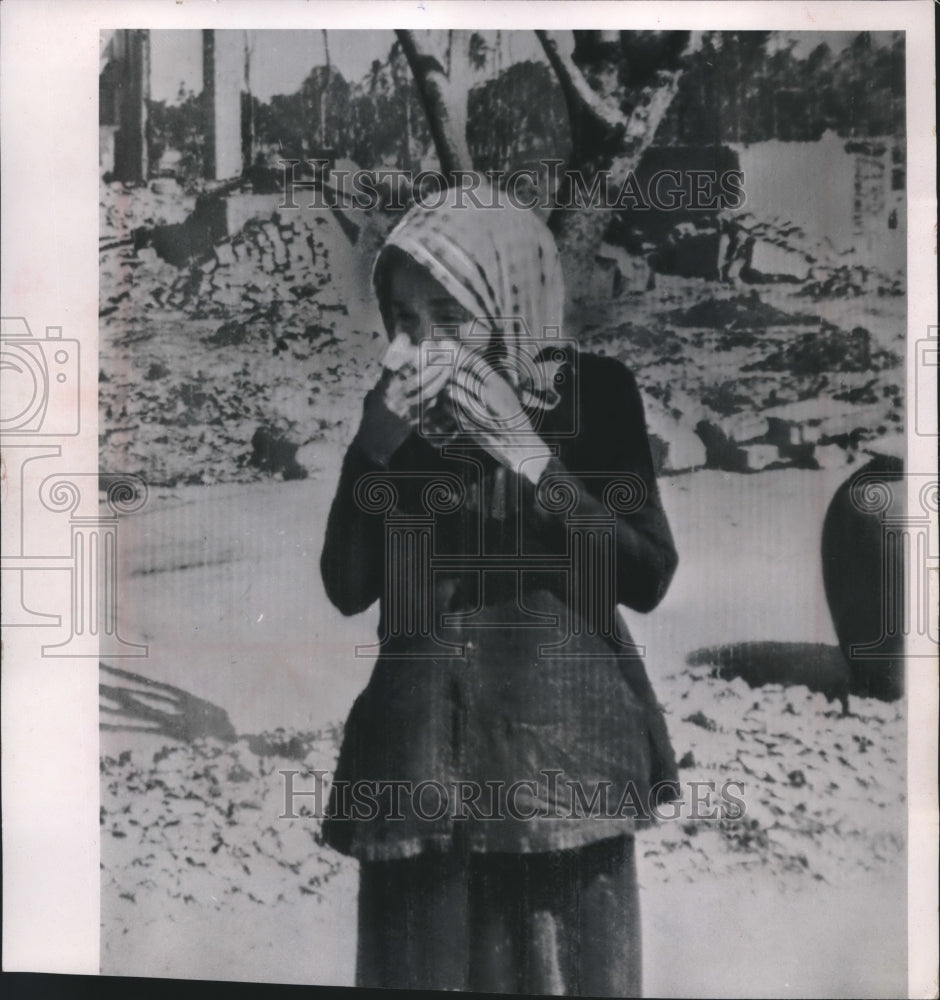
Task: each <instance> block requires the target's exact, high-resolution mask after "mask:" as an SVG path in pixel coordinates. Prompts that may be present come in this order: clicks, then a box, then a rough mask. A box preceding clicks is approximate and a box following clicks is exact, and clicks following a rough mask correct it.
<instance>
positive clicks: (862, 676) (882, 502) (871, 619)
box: [822, 456, 906, 701]
mask: <svg viewBox="0 0 940 1000" xmlns="http://www.w3.org/2000/svg"><path fill="white" fill-rule="evenodd" d="M905 513H906V492H905V489H904V466H903V463H902V461H901V459H899V458H891V457H888V456H878V457H876V458H874V459H872V461H870V462H869V463H868V464H867V465H864V466H862V468H860V469H858V470H857V471H856V472H855V473H853V474H852V475H851V476H850V477H849V478H848V479H847V480H846V481H845V482H844V483H843V484H842V485H841V486H840V487H839V488H838V489H837V490H836V492H835V495H834V496H833V498H832V501H831V502H830V504H829V508H828V510H827V511H826V518H825V521H824V522H823V534H822V561H823V581H824V583H825V587H826V601H827V602H828V604H829V612H830V614H831V615H832V622H833V625H835V629H836V635H837V636H838V637H839V646H840V647H841V649H842V653H843V656H844V657H845V660H846V663H848V665H849V670H850V673H851V677H852V683H851V690H852V693H853V694H858V695H862V696H864V697H870V698H880V699H882V700H883V701H894V700H895V699H897V698H900V697H901V695H902V694H903V693H904V659H903V657H904V637H903V634H902V631H901V628H902V622H903V621H904V611H905V608H904V604H905V600H904V580H905V576H904V553H903V549H902V547H901V539H900V537H897V536H899V535H900V532H896V533H895V537H894V539H893V540H892V539H889V532H886V530H885V525H884V518H887V517H902V516H903V515H904V514H905ZM889 541H893V544H889ZM865 647H867V648H865Z"/></svg>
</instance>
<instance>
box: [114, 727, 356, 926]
mask: <svg viewBox="0 0 940 1000" xmlns="http://www.w3.org/2000/svg"><path fill="white" fill-rule="evenodd" d="M338 739H339V733H338V731H333V730H330V731H325V732H319V733H294V732H287V731H285V730H278V731H276V732H273V733H262V734H259V735H256V736H251V737H241V738H240V739H239V740H238V741H237V742H236V743H231V742H226V741H222V740H220V739H214V738H199V739H196V740H193V741H192V742H188V743H186V742H182V741H173V742H169V743H166V744H164V745H162V746H159V748H158V749H157V750H156V752H154V751H149V752H147V751H146V750H145V749H139V750H137V749H135V750H125V751H124V752H122V753H120V754H119V755H118V756H117V757H116V758H115V757H110V756H104V757H102V758H101V762H100V770H101V811H100V825H101V832H102V836H103V837H104V838H105V839H106V840H107V842H108V843H107V848H106V849H105V850H103V851H102V859H103V861H102V864H103V868H104V871H103V876H102V894H103V896H104V897H105V898H104V901H103V903H102V909H103V910H108V911H110V912H114V910H115V908H119V907H120V905H121V902H120V901H122V900H123V901H125V902H128V903H131V904H133V903H135V902H136V901H137V899H138V897H143V896H152V894H153V893H154V892H155V891H157V892H161V893H164V894H165V895H166V897H167V898H168V899H171V900H177V901H179V902H181V903H185V904H187V905H192V906H194V907H196V908H205V909H208V910H222V909H225V908H226V907H229V906H231V905H233V901H234V899H235V897H240V898H241V899H247V900H249V901H251V902H254V903H258V904H273V903H278V902H285V901H286V902H290V901H293V900H294V899H296V898H297V897H298V896H300V895H306V896H315V897H318V898H320V897H321V896H322V892H323V890H324V888H325V887H326V886H327V884H328V883H329V882H330V880H331V879H333V878H334V877H336V876H337V875H338V874H339V873H340V872H341V871H342V870H344V867H348V866H349V862H347V861H346V860H345V859H344V858H343V857H342V856H341V855H339V854H337V853H336V852H335V851H332V850H329V849H328V848H326V847H324V846H322V845H321V843H320V838H319V827H320V820H319V818H317V817H316V816H314V815H312V811H311V809H310V807H309V805H307V804H306V803H308V802H309V801H312V800H310V799H305V798H300V797H298V799H297V806H296V810H292V813H293V814H294V815H295V816H296V818H281V817H282V816H284V815H285V807H284V801H285V793H284V787H285V786H284V777H283V776H282V775H281V774H280V773H279V772H280V771H281V770H284V769H287V770H292V771H295V772H297V774H296V778H295V780H296V787H297V788H303V789H309V788H312V787H313V778H312V772H313V770H314V769H320V770H321V771H322V770H326V769H329V768H331V767H332V766H333V763H334V758H335V755H336V752H337V749H338ZM144 746H146V743H145V744H144ZM324 787H325V788H326V791H327V793H328V786H326V785H325V786H324ZM302 803H303V804H302Z"/></svg>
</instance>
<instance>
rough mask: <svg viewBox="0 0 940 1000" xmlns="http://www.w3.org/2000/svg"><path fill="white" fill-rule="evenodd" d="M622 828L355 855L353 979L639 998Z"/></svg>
mask: <svg viewBox="0 0 940 1000" xmlns="http://www.w3.org/2000/svg"><path fill="white" fill-rule="evenodd" d="M640 960H641V950H640V912H639V894H638V890H637V880H636V861H635V856H634V843H633V838H632V837H616V838H611V839H607V840H602V841H598V842H596V843H594V844H590V845H588V846H586V847H582V848H578V849H575V850H565V851H554V852H549V853H544V854H469V855H466V854H464V855H461V854H458V853H452V854H423V855H420V856H418V857H415V858H408V859H405V860H399V861H379V862H368V863H364V864H363V865H362V869H361V874H360V888H359V948H358V955H357V968H356V982H357V985H359V986H379V987H381V986H384V987H389V988H398V989H439V990H474V991H482V992H497V993H543V994H545V993H547V994H565V995H575V996H577V995H589V996H639V995H640V991H641V968H640Z"/></svg>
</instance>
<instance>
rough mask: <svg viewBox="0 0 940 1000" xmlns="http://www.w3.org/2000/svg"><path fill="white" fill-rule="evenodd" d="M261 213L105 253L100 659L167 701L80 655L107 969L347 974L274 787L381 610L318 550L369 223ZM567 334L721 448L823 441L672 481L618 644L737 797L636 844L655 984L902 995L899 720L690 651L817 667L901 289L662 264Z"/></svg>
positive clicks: (360, 315)
mask: <svg viewBox="0 0 940 1000" xmlns="http://www.w3.org/2000/svg"><path fill="white" fill-rule="evenodd" d="M148 197H149V198H150V201H149V202H147V204H146V205H144V206H143V207H141V199H140V198H138V199H136V200H135V199H133V198H131V197H130V196H129V195H124V194H121V193H120V192H117V191H115V190H113V189H106V190H104V192H103V196H102V216H103V233H106V234H111V237H112V238H115V239H117V238H121V237H122V236H124V235H125V234H126V233H128V232H129V231H130V229H132V228H133V226H135V225H136V226H139V225H141V224H144V223H145V222H146V220H147V219H150V220H151V223H153V222H161V221H162V222H179V221H181V220H182V219H183V218H185V211H183V210H181V209H180V208H179V204H180V203H179V199H178V198H173V197H169V196H168V197H167V198H165V199H162V200H161V198H160V197H158V196H156V195H154V194H153V193H152V192H148ZM174 206H175V207H174ZM184 207H185V206H184ZM173 212H176V215H175V216H173ZM148 224H150V223H148ZM266 224H267V226H268V229H267V230H265V229H264V227H263V226H262V225H261V224H257V225H256V224H249V227H248V228H247V229H246V230H245V231H243V232H242V234H241V235H240V236H239V237H236V238H235V239H233V240H232V241H231V242H230V243H227V244H225V247H227V248H228V249H218V250H217V252H216V254H215V255H214V256H213V258H212V261H213V262H214V263H211V264H210V263H205V264H204V265H203V266H202V267H200V268H195V269H193V270H190V269H188V268H183V269H181V270H180V269H177V268H175V267H173V266H172V265H169V264H167V263H165V262H164V261H162V260H160V259H159V258H158V257H157V255H156V253H155V252H154V251H153V250H151V249H145V248H141V249H138V250H136V251H135V250H134V249H133V247H131V246H128V245H124V246H121V247H117V248H114V249H110V250H106V251H104V252H103V254H102V270H101V303H102V313H103V316H102V321H101V351H100V356H101V368H102V376H101V397H100V399H101V412H102V421H101V454H102V458H101V468H102V470H103V471H105V472H109V471H112V472H136V473H138V474H141V475H143V476H144V478H145V479H146V480H147V482H148V483H149V484H150V495H149V500H148V503H147V505H146V507H145V508H144V509H143V510H142V511H141V512H139V513H137V514H134V515H130V516H128V517H125V518H123V519H122V521H121V525H120V558H121V564H122V565H121V575H122V586H121V616H122V617H121V623H122V624H121V632H122V635H123V637H124V638H125V639H129V640H131V641H138V642H146V643H148V645H149V656H148V657H147V658H146V659H142V660H135V661H131V660H124V661H111V662H110V663H109V664H107V666H110V667H111V668H113V670H120V671H125V672H127V671H131V672H134V673H136V674H138V675H140V676H141V677H144V678H147V679H149V680H152V681H156V682H159V683H160V684H162V685H165V687H162V688H152V689H151V692H150V694H149V695H141V694H140V692H141V691H142V690H144V688H145V685H144V684H143V683H142V682H141V681H140V680H139V679H134V678H132V677H127V676H126V675H122V674H118V673H114V672H113V670H112V672H111V673H109V672H108V671H107V670H103V672H102V682H103V684H105V685H107V687H106V688H103V691H104V696H103V700H102V706H103V711H102V716H101V720H102V731H101V768H102V786H101V795H102V800H101V834H102V848H101V858H102V904H101V913H102V972H104V973H106V974H128V975H160V976H173V977H192V978H220V979H243V980H267V981H273V982H292V983H304V982H306V983H310V982H315V983H323V984H351V982H352V976H353V963H354V956H355V893H356V869H355V864H354V863H353V862H351V861H349V860H348V859H345V858H342V857H340V856H338V855H336V854H335V853H333V852H332V851H330V850H328V849H327V848H324V847H322V846H321V845H320V844H319V842H318V838H317V829H316V821H315V820H313V819H311V818H307V817H302V818H299V819H296V820H286V819H280V818H279V815H280V814H281V813H282V812H283V803H284V779H283V776H282V775H281V774H280V773H279V772H280V771H282V770H284V769H294V770H299V771H300V772H301V775H302V776H309V772H310V771H311V770H313V769H323V770H329V769H330V768H331V766H332V763H333V761H334V759H335V754H336V750H337V745H338V744H337V740H338V738H339V733H340V727H341V724H342V721H343V719H344V718H345V715H346V712H347V711H348V709H349V707H350V706H351V704H352V701H353V699H354V697H355V696H356V694H357V693H358V692H359V691H360V690H361V688H362V687H363V685H364V684H365V682H366V680H367V678H368V674H369V671H370V669H371V660H370V659H369V658H368V657H356V656H355V655H353V654H352V652H351V651H353V650H354V649H355V646H356V644H362V643H368V642H370V641H371V640H372V638H373V636H374V633H375V623H376V613H375V609H371V610H370V611H369V612H366V613H365V614H363V615H360V616H357V617H355V618H350V619H346V618H343V617H342V616H341V615H340V614H339V612H337V611H336V610H335V609H333V608H332V607H331V606H330V605H329V603H328V601H327V600H326V597H325V594H324V592H323V589H322V584H321V583H320V580H319V571H318V560H319V552H320V545H321V543H322V538H323V529H324V524H325V518H326V512H327V509H328V505H329V502H330V499H331V497H332V492H333V489H334V486H335V479H336V475H337V470H338V464H339V460H340V458H341V456H342V451H343V448H344V447H345V444H346V443H347V442H348V440H349V439H350V438H351V436H352V434H353V433H354V430H355V420H356V416H357V413H358V409H359V406H360V405H361V398H362V395H363V393H364V391H365V389H366V388H368V387H369V385H370V384H371V381H372V380H374V378H375V375H376V373H377V364H378V359H379V357H380V356H381V352H382V347H383V336H382V335H381V334H380V332H379V331H380V326H379V325H378V322H377V316H376V314H375V311H374V308H372V307H371V306H370V304H369V296H368V275H367V270H365V269H364V265H363V260H364V259H365V258H366V257H367V254H366V253H365V252H364V248H367V247H368V246H369V243H370V241H374V239H375V234H374V233H372V232H370V231H369V230H368V229H367V227H365V226H363V228H362V230H361V232H360V233H359V235H358V240H359V242H357V243H356V244H355V245H350V244H349V241H348V238H344V239H340V238H339V236H338V235H337V229H336V224H335V223H331V222H330V221H326V222H318V221H317V220H316V219H314V218H304V219H303V220H298V219H289V220H284V219H279V220H277V219H275V220H268V221H267V223H266ZM331 226H332V228H331ZM249 247H252V248H253V249H251V250H249ZM344 276H345V277H344ZM292 289H296V291H292ZM115 300H117V301H115ZM703 304H704V305H703ZM858 328H862V329H863V330H864V331H865V333H864V335H863V334H861V333H857V332H854V331H856V330H857V329H858ZM573 332H576V333H577V335H578V336H579V338H580V339H581V341H582V343H583V344H584V345H585V346H586V347H588V348H589V349H593V350H603V351H606V352H607V353H616V354H617V355H618V356H621V357H623V358H624V360H626V361H627V362H628V363H629V364H630V365H631V367H632V368H633V369H634V371H636V373H637V377H638V380H639V382H640V385H641V388H642V389H643V391H644V397H645V399H646V401H647V403H648V404H649V409H650V412H651V414H653V416H652V417H651V423H652V422H653V420H654V419H655V420H658V419H660V418H663V419H665V417H668V419H669V420H670V421H672V423H671V424H668V425H666V426H667V428H669V429H667V430H666V431H665V432H664V433H666V434H669V433H672V430H671V428H674V427H675V428H679V431H681V433H682V434H684V435H685V439H687V438H689V437H692V436H694V433H693V429H694V427H695V425H696V423H697V422H698V421H700V420H703V419H704V420H709V421H712V422H714V423H715V424H716V425H721V426H723V427H724V428H725V429H726V430H727V429H729V428H731V429H733V428H735V427H737V428H738V430H737V434H738V437H737V440H738V441H739V442H743V441H746V440H748V437H747V433H750V432H745V431H744V430H742V429H741V428H743V427H744V425H745V424H747V423H748V422H751V423H753V421H754V419H755V414H756V415H757V418H756V419H757V424H756V425H755V426H758V431H755V432H754V433H753V434H751V437H750V439H751V440H757V439H758V438H759V433H760V425H761V422H762V421H763V420H764V416H766V411H768V410H774V409H775V408H779V407H787V406H789V407H794V406H795V407H797V408H802V409H798V410H797V411H796V414H797V419H796V423H797V424H798V425H799V426H800V427H812V428H816V430H817V434H816V441H817V444H816V452H817V453H818V454H819V455H820V456H822V455H824V454H825V455H826V460H825V461H814V462H806V461H805V451H804V452H803V453H802V455H803V459H804V460H802V461H798V460H791V459H789V458H787V457H786V456H782V457H781V458H780V459H779V460H778V461H774V462H771V463H770V466H769V467H768V468H765V469H764V471H761V472H759V473H757V474H748V473H744V472H732V471H727V470H725V469H721V468H705V467H701V466H702V465H703V464H704V461H703V460H701V461H696V462H694V463H692V464H693V465H695V466H697V467H694V468H692V469H690V470H689V471H674V470H670V469H669V468H668V467H667V468H666V470H665V472H664V474H663V476H662V478H661V487H662V493H663V502H664V504H665V506H666V509H667V513H668V515H669V518H670V523H671V525H672V527H673V531H674V534H675V537H676V544H677V548H678V550H679V553H680V567H679V570H678V572H677V575H676V578H675V580H674V582H673V584H672V587H671V589H670V591H669V593H668V594H667V596H666V598H665V599H664V601H663V603H662V604H661V605H660V607H659V608H657V609H656V610H655V611H654V612H653V613H652V614H650V615H649V616H640V615H633V614H631V615H630V627H631V631H632V633H633V635H634V637H635V638H636V640H637V641H638V642H640V643H641V644H643V645H644V646H645V647H646V661H647V669H648V671H649V673H650V677H651V679H652V681H653V684H654V687H655V689H656V692H657V696H658V697H659V699H660V701H661V702H662V703H663V705H664V707H665V709H666V713H667V719H668V723H669V727H670V732H671V734H672V738H673V742H674V745H675V748H676V751H677V755H678V757H679V758H680V763H681V776H682V778H683V779H684V780H685V781H686V782H687V783H688V782H693V781H706V782H707V781H715V782H719V783H720V782H723V781H726V780H735V781H740V782H742V783H743V786H744V792H743V796H742V797H743V798H744V800H745V803H746V815H745V816H744V817H743V818H742V819H741V820H738V821H728V820H725V821H723V822H720V823H719V822H714V821H688V820H676V821H667V822H663V823H661V824H660V825H659V826H657V827H656V828H654V829H651V830H649V831H645V832H644V833H643V834H641V842H640V851H639V852H638V856H639V858H640V876H641V885H642V906H643V920H644V930H643V933H644V961H645V975H644V979H645V989H646V992H647V993H648V994H651V995H672V996H729V995H760V996H815V995H825V996H901V995H903V994H904V992H905V990H906V964H907V948H906V930H907V928H906V919H907V917H906V914H907V909H906V884H907V867H906V854H905V841H906V828H907V812H906V804H905V793H906V778H905V764H906V752H907V750H906V721H905V714H904V706H903V704H885V703H882V702H877V701H872V700H867V699H861V698H857V697H854V696H853V697H852V698H851V699H850V714H848V715H845V716H843V715H842V714H841V709H840V706H839V704H838V702H834V701H829V700H827V698H826V696H825V695H824V694H823V693H820V692H818V691H811V690H810V689H809V688H808V687H807V686H805V685H803V684H788V683H782V682H777V683H767V684H763V685H761V686H759V687H751V686H749V684H748V683H747V682H746V681H745V680H744V679H742V678H740V677H739V678H735V679H731V680H729V679H719V678H718V677H714V676H712V673H713V671H712V668H711V666H710V664H709V662H708V660H709V657H708V655H707V654H703V653H702V651H703V650H705V651H707V650H713V649H714V648H715V647H718V646H720V645H725V644H728V643H748V644H756V643H762V644H773V645H772V646H767V647H761V648H763V649H771V650H772V651H773V654H774V656H776V657H777V659H778V660H779V661H786V660H789V661H791V662H795V661H798V660H800V659H801V658H806V657H807V656H818V657H821V661H820V662H822V660H825V658H826V657H831V656H833V655H837V653H836V651H835V635H834V632H833V628H832V624H831V622H830V619H829V615H828V611H827V608H826V602H825V598H824V594H823V588H822V577H821V568H820V558H819V541H820V531H821V525H822V518H823V514H824V512H825V508H826V504H827V503H828V500H829V498H830V497H831V496H832V494H833V492H834V491H835V489H836V487H837V486H838V484H839V483H840V482H841V481H842V480H843V479H844V478H845V476H846V475H847V474H848V472H850V471H851V468H852V467H853V466H855V465H857V464H858V463H859V462H861V461H864V458H865V455H866V449H875V450H880V449H884V450H890V449H891V448H892V447H893V446H894V445H893V444H892V441H896V439H897V437H898V434H899V431H900V427H899V415H900V413H903V406H902V405H901V404H902V403H903V401H902V400H900V396H899V392H900V390H899V388H898V387H899V386H900V384H901V368H900V357H901V356H902V355H903V350H904V343H903V335H904V300H903V297H898V296H896V295H884V294H882V295H879V294H878V291H877V283H874V284H870V286H869V287H866V288H863V289H862V290H861V292H860V293H859V294H858V295H855V296H853V297H851V298H845V297H844V296H842V295H839V296H834V297H832V298H830V299H826V298H819V297H814V296H813V295H811V294H806V289H805V288H803V287H798V286H783V285H775V286H767V287H764V286H762V287H761V288H760V290H759V292H758V293H757V294H756V295H753V294H752V290H750V289H743V288H721V287H719V286H717V285H715V284H713V283H706V282H703V281H699V280H695V279H678V278H675V279H670V278H662V277H661V278H660V279H659V280H658V281H657V285H656V288H655V289H653V290H651V291H648V292H647V291H643V292H639V291H638V292H636V293H631V292H628V293H627V294H626V295H623V296H620V297H618V298H617V299H613V298H611V299H609V300H604V301H599V302H598V303H597V304H596V307H595V308H592V309H591V310H590V312H589V313H588V312H584V313H583V314H582V315H581V318H580V327H579V328H578V329H577V330H573ZM832 344H836V345H837V347H838V350H837V351H836V352H835V353H833V354H832V355H831V356H829V355H827V353H826V351H827V350H828V347H827V345H829V346H831V345H832ZM703 358H707V359H708V363H707V364H703V363H702V359H703ZM840 396H841V397H842V398H839V397H840ZM664 415H665V416H664ZM820 428H821V430H820ZM259 429H262V430H263V431H264V433H263V434H262V435H261V436H260V437H259V436H258V431H259ZM679 431H677V432H676V433H677V434H678V433H679ZM820 435H823V437H821V436H820ZM685 439H682V440H685ZM682 440H680V439H679V438H677V439H676V441H677V443H678V444H682ZM272 442H274V443H272ZM278 442H280V443H278ZM284 442H286V451H285V445H284ZM820 442H821V443H820ZM686 443H687V442H686ZM693 450H694V449H693ZM673 453H674V454H677V453H678V451H677V450H676V449H674V452H673ZM754 454H763V452H754ZM674 464H681V463H674ZM814 465H815V466H817V467H815V468H814V467H813V466H814ZM667 466H668V463H667ZM690 660H691V661H692V662H690ZM788 676H792V674H790V675H788ZM128 691H131V692H133V691H136V692H137V696H136V697H135V696H130V695H127V692H128ZM122 692H124V693H123V694H122ZM298 786H299V779H298Z"/></svg>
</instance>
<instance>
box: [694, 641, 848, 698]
mask: <svg viewBox="0 0 940 1000" xmlns="http://www.w3.org/2000/svg"><path fill="white" fill-rule="evenodd" d="M686 662H687V663H689V664H690V665H692V666H699V665H704V664H711V665H713V666H714V667H715V670H714V675H715V676H716V677H721V678H724V679H725V680H730V679H731V678H732V677H740V678H741V680H743V681H746V682H747V683H748V684H749V685H750V686H751V687H762V686H763V685H764V684H783V685H784V686H785V687H791V686H793V685H796V684H804V685H806V687H808V688H809V689H810V691H818V692H819V693H820V694H823V695H825V696H826V698H828V699H829V701H838V702H839V703H840V704H841V705H842V714H843V715H847V714H848V711H849V692H850V690H852V689H851V685H850V673H849V669H848V667H847V665H846V663H845V660H844V659H843V658H842V655H841V654H840V652H839V650H838V649H837V647H835V646H827V645H826V644H825V643H821V642H735V643H728V644H726V645H722V646H708V647H706V648H704V649H696V650H694V651H693V652H691V653H689V655H688V657H687V659H686ZM859 693H861V692H859Z"/></svg>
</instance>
